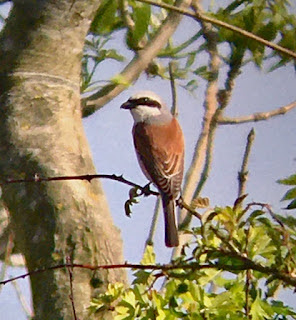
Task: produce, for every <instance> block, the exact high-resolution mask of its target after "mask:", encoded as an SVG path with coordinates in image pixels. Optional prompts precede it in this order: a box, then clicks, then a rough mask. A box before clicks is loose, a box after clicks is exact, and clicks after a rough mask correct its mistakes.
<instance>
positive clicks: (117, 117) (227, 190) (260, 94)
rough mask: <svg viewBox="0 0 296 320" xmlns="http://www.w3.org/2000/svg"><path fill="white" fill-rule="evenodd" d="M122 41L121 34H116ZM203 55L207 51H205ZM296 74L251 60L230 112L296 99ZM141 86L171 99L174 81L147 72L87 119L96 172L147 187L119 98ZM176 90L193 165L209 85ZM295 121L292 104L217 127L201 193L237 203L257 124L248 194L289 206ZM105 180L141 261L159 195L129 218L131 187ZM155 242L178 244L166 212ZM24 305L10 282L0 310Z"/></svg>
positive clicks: (163, 251) (13, 311) (130, 257)
mask: <svg viewBox="0 0 296 320" xmlns="http://www.w3.org/2000/svg"><path fill="white" fill-rule="evenodd" d="M184 30H186V32H187V31H188V30H190V31H191V32H193V33H194V32H196V31H197V30H198V25H197V23H196V22H194V21H193V20H191V19H189V18H186V21H185V22H184V23H183V24H182V25H181V27H180V28H179V30H178V32H177V34H176V41H181V40H182V34H183V32H184ZM118 36H120V34H119V35H118ZM115 42H118V40H117V39H115ZM118 45H119V46H120V44H118ZM201 59H207V57H206V56H203V57H202V58H201ZM121 68H122V66H121V65H120V64H119V63H116V62H111V64H110V63H108V62H106V63H104V64H102V67H101V68H100V70H99V73H100V75H101V78H102V79H103V78H105V79H108V77H109V76H110V77H111V76H113V75H115V74H116V73H117V72H119V71H120V70H121ZM106 75H107V76H106ZM295 80H296V79H295V70H294V68H293V66H292V65H288V66H287V67H284V68H282V69H279V70H276V71H274V72H272V73H266V72H265V71H264V70H263V71H260V70H258V69H257V68H256V67H254V66H252V65H248V66H247V67H245V68H244V69H243V73H242V74H241V76H240V77H239V78H238V79H237V82H236V86H235V89H234V92H233V96H232V99H231V102H230V104H229V107H228V108H227V111H226V115H227V116H232V117H235V116H242V115H248V114H251V113H254V112H261V111H268V110H272V109H275V108H278V107H281V106H284V105H286V104H288V103H290V102H292V101H294V100H296V94H295V92H296V91H295V84H296V82H295ZM142 89H145V90H146V89H147V90H152V91H154V92H156V93H157V94H159V95H160V96H161V97H162V98H163V100H164V101H166V103H167V104H168V105H170V103H171V93H170V84H169V83H168V82H167V81H161V80H157V81H155V80H148V79H147V78H146V77H145V76H142V77H141V78H140V79H139V80H138V81H137V83H136V84H135V85H134V86H133V87H131V88H129V89H128V90H126V91H125V92H123V93H122V94H120V95H119V96H118V97H116V98H115V99H114V100H112V101H111V102H110V103H108V104H107V105H106V106H105V107H104V108H102V109H101V110H100V111H98V112H96V113H95V114H93V115H92V116H90V117H89V118H86V119H84V120H83V123H84V128H85V132H86V135H87V137H88V141H89V145H90V148H91V151H92V154H93V159H94V163H95V166H96V169H97V173H103V174H113V173H114V174H118V175H121V174H122V175H123V176H124V177H125V178H126V179H129V180H131V181H134V182H135V183H138V184H140V185H143V186H144V185H145V184H146V183H147V180H146V178H145V177H144V175H143V174H142V172H141V170H140V168H139V166H138V163H137V159H136V156H135V152H134V149H133V142H132V136H131V129H132V125H133V120H132V117H131V115H130V114H129V112H127V111H124V110H121V109H120V105H121V104H122V103H123V102H124V101H126V100H127V99H128V98H129V96H130V95H131V94H132V93H134V92H136V91H138V90H142ZM177 94H178V105H179V121H180V124H181V126H182V128H183V131H184V135H185V142H186V156H185V166H186V168H188V166H189V164H190V161H191V157H192V154H193V150H194V146H195V142H196V140H197V137H198V134H199V132H200V128H201V122H202V115H203V102H204V98H205V86H204V84H202V83H201V85H200V87H199V88H198V90H197V92H196V97H192V96H190V95H189V94H188V93H187V92H186V91H185V90H184V89H182V88H178V90H177ZM295 122H296V110H293V111H291V112H290V113H288V114H286V115H284V116H279V117H277V118H273V119H271V120H268V121H264V122H257V123H249V124H240V125H236V126H233V125H231V126H222V127H220V128H218V130H217V135H216V139H215V149H214V155H213V164H212V170H211V173H210V177H209V179H208V181H207V183H206V186H205V188H204V189H203V190H202V193H201V196H203V197H208V198H210V203H211V205H212V206H216V205H217V206H225V205H231V204H232V203H233V202H234V200H235V199H236V195H237V186H238V181H237V173H238V171H239V169H240V166H241V161H242V156H243V152H244V148H245V143H246V138H247V135H248V133H249V131H250V129H251V128H254V129H255V132H256V137H255V141H254V145H253V148H252V150H251V155H250V162H249V180H248V183H247V192H248V194H249V195H248V198H247V200H246V201H247V202H252V201H258V202H265V203H270V204H271V205H272V206H273V208H274V210H276V211H277V212H279V210H281V212H282V213H284V212H285V210H282V208H283V207H284V206H285V203H280V199H281V198H282V196H283V194H284V193H285V191H286V190H287V188H286V187H284V186H281V185H279V184H278V183H276V180H278V179H280V178H284V177H287V176H289V175H290V174H292V173H295V159H296V154H295V153H296V152H295V150H296V139H295ZM102 184H103V188H104V190H105V192H106V196H107V199H108V201H109V206H110V210H111V213H112V216H113V219H114V222H115V224H116V226H117V227H118V228H119V229H120V230H121V235H122V238H123V242H124V257H125V260H126V261H128V262H135V263H136V262H139V261H140V259H141V256H142V254H143V250H144V245H145V240H146V238H147V236H148V232H149V228H150V223H151V218H152V213H153V208H154V204H155V198H154V197H149V198H142V199H141V201H140V203H139V204H137V205H135V206H133V213H132V217H131V218H128V217H126V216H125V212H124V203H125V201H126V200H127V199H128V192H129V187H128V186H126V185H123V184H120V183H118V182H115V181H109V180H103V181H102ZM154 241H155V251H156V254H157V261H158V262H168V261H169V258H170V255H171V250H170V249H168V248H166V247H165V246H164V234H163V217H162V212H161V215H160V219H159V224H158V226H157V232H156V236H155V239H154ZM22 272H24V270H21V269H19V268H18V269H17V270H15V269H11V268H9V270H8V275H12V274H19V273H22ZM19 284H20V285H21V287H22V289H23V290H25V291H24V292H25V294H24V295H25V296H26V297H27V298H28V297H29V290H28V279H26V280H21V281H19ZM284 299H285V301H287V302H289V303H294V306H296V305H295V302H294V301H293V297H292V296H291V295H289V296H288V295H287V294H285V295H284ZM294 300H295V297H294ZM20 310H21V308H20V304H19V302H18V299H16V295H15V291H14V289H13V288H12V286H11V285H7V286H5V287H4V288H3V289H2V291H1V292H0V315H1V314H3V312H5V314H6V319H7V320H12V319H19V320H23V319H26V317H25V316H24V314H23V313H21V311H20Z"/></svg>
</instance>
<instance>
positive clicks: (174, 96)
mask: <svg viewBox="0 0 296 320" xmlns="http://www.w3.org/2000/svg"><path fill="white" fill-rule="evenodd" d="M174 71H175V62H173V61H170V63H169V74H170V84H171V91H172V108H171V112H172V114H173V115H174V116H175V117H178V115H179V110H178V104H177V91H176V82H175V75H174Z"/></svg>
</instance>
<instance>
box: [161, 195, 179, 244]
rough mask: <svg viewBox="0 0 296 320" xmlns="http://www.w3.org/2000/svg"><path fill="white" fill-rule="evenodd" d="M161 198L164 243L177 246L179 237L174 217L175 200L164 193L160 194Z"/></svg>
mask: <svg viewBox="0 0 296 320" xmlns="http://www.w3.org/2000/svg"><path fill="white" fill-rule="evenodd" d="M161 199H162V205H163V212H164V227H165V245H166V246H167V247H177V246H178V245H179V237H178V230H177V226H176V218H175V200H174V199H171V198H170V197H168V196H166V195H162V197H161Z"/></svg>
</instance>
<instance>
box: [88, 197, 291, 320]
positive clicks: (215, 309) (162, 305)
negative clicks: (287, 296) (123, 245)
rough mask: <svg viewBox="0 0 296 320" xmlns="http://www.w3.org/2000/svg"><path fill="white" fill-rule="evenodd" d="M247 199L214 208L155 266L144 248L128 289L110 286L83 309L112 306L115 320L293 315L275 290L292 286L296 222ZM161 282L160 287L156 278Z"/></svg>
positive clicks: (147, 250)
mask: <svg viewBox="0 0 296 320" xmlns="http://www.w3.org/2000/svg"><path fill="white" fill-rule="evenodd" d="M258 205H259V204H255V203H254V204H249V205H248V206H246V207H245V208H241V207H240V206H235V207H226V208H216V209H215V210H214V211H213V212H212V214H209V215H207V217H205V220H204V221H203V222H202V225H201V226H199V227H196V228H194V229H193V230H188V231H187V232H189V233H190V234H191V235H192V237H193V239H194V240H192V241H191V243H190V244H189V243H188V244H187V245H185V246H184V247H183V251H182V255H181V257H179V258H178V259H177V260H175V261H173V262H172V264H169V265H157V264H156V261H155V254H154V252H153V248H152V247H151V246H147V248H146V251H145V253H144V257H143V260H142V262H141V264H143V265H155V266H156V267H158V268H155V270H153V271H149V270H148V269H147V270H142V269H141V270H135V271H134V281H133V283H132V285H131V286H130V287H129V288H125V287H124V286H123V284H118V283H116V284H113V285H110V286H109V288H108V290H107V292H105V293H104V294H101V295H99V296H98V297H96V298H95V299H93V300H92V302H91V306H90V312H101V311H102V310H103V309H106V308H107V309H108V310H113V311H114V319H116V320H121V319H126V320H127V319H145V320H146V319H147V320H148V319H214V320H215V319H221V320H222V319H250V318H251V319H258V320H259V319H262V320H263V319H282V320H284V319H296V312H295V311H294V310H293V309H292V308H291V307H289V306H286V305H284V304H283V303H282V302H281V301H279V300H276V298H275V295H276V292H277V290H278V289H279V288H281V287H291V288H293V287H295V284H296V278H295V270H296V269H295V268H296V264H295V256H296V246H295V245H296V224H295V223H294V224H293V223H290V222H287V221H289V217H286V218H284V217H281V216H279V215H276V214H274V213H272V212H271V211H270V208H269V207H268V206H267V207H265V206H264V205H259V209H254V207H255V206H258ZM159 279H163V280H164V284H163V285H162V287H159V285H158V283H159V282H158V280H159Z"/></svg>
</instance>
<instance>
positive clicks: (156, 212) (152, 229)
mask: <svg viewBox="0 0 296 320" xmlns="http://www.w3.org/2000/svg"><path fill="white" fill-rule="evenodd" d="M159 212H160V197H157V200H156V202H155V207H154V213H153V218H152V222H151V227H150V230H149V235H148V238H147V240H146V245H152V244H153V238H154V234H155V229H156V225H157V220H158V217H159Z"/></svg>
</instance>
